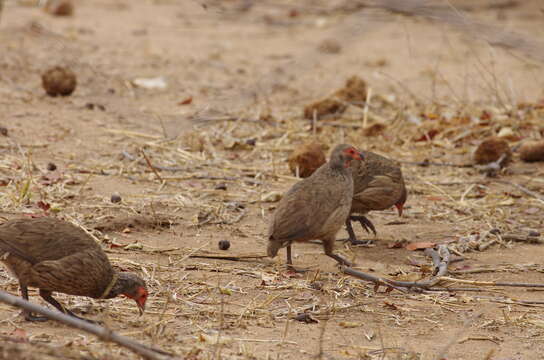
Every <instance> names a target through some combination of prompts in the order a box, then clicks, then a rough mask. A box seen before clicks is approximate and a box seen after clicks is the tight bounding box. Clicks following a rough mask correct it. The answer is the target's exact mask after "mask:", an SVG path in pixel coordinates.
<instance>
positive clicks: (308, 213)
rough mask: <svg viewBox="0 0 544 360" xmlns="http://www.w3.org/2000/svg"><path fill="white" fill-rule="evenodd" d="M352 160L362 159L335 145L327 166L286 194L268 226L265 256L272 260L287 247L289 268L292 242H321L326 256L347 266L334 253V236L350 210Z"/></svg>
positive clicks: (352, 148)
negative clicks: (281, 249)
mask: <svg viewBox="0 0 544 360" xmlns="http://www.w3.org/2000/svg"><path fill="white" fill-rule="evenodd" d="M354 159H355V160H357V162H358V161H359V160H361V159H362V156H361V154H360V153H359V151H357V150H356V149H355V148H354V147H352V146H351V145H345V144H342V145H338V146H336V147H335V148H334V150H333V151H332V154H331V157H330V160H329V162H327V163H325V164H323V165H322V166H321V167H320V168H319V169H317V170H316V171H315V172H314V173H313V174H312V175H311V176H310V177H308V178H306V179H304V180H302V181H300V182H298V183H296V184H295V185H294V186H293V187H292V188H291V189H289V191H287V193H285V195H284V196H283V198H282V199H281V200H280V202H279V204H278V207H277V209H276V212H275V213H274V217H273V219H272V222H271V224H270V228H269V235H268V256H270V257H275V256H276V255H277V253H278V250H279V249H280V248H282V247H287V264H289V265H291V264H292V259H291V244H292V243H293V242H304V241H309V240H312V239H320V240H322V242H323V248H324V250H325V254H326V255H327V256H330V257H332V258H333V259H335V260H336V261H338V262H339V263H342V264H346V265H349V263H348V262H347V261H346V260H345V259H343V258H342V257H340V256H338V255H336V254H334V253H333V249H334V242H335V236H336V233H337V232H338V230H340V228H341V227H342V224H343V223H344V222H345V220H346V218H347V217H348V215H349V211H350V208H351V199H352V196H353V179H352V176H351V170H350V168H349V166H350V163H352V160H354ZM353 162H355V161H353Z"/></svg>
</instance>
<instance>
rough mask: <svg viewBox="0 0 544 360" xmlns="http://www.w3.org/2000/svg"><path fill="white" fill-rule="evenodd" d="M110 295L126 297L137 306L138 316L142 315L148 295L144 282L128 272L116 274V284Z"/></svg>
mask: <svg viewBox="0 0 544 360" xmlns="http://www.w3.org/2000/svg"><path fill="white" fill-rule="evenodd" d="M112 293H113V294H112ZM110 294H111V295H113V296H116V295H125V296H126V297H128V298H131V299H132V300H134V301H135V302H136V305H138V309H139V310H140V315H142V314H143V313H144V310H145V303H146V301H147V297H148V295H149V293H148V291H147V287H146V285H145V281H144V280H143V279H142V278H141V277H139V276H138V275H136V274H134V273H128V272H120V273H118V279H117V283H116V284H115V286H114V288H113V289H112V291H111V292H110ZM113 296H111V297H113Z"/></svg>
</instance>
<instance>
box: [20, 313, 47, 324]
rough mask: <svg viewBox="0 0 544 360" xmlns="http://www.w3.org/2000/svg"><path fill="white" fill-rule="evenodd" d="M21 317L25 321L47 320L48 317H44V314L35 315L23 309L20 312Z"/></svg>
mask: <svg viewBox="0 0 544 360" xmlns="http://www.w3.org/2000/svg"><path fill="white" fill-rule="evenodd" d="M22 315H23V317H24V318H25V320H26V321H32V322H44V321H47V320H49V318H46V317H45V316H37V315H34V314H32V313H31V312H29V311H23V312H22Z"/></svg>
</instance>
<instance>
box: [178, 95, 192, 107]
mask: <svg viewBox="0 0 544 360" xmlns="http://www.w3.org/2000/svg"><path fill="white" fill-rule="evenodd" d="M192 102H193V97H192V96H189V97H188V98H185V99H183V100H181V101H180V102H178V105H189V104H190V103H192Z"/></svg>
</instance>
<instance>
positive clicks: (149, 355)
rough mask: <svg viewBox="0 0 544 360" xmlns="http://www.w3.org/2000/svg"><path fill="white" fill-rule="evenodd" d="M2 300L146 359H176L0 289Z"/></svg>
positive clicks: (100, 327) (161, 351)
mask: <svg viewBox="0 0 544 360" xmlns="http://www.w3.org/2000/svg"><path fill="white" fill-rule="evenodd" d="M0 301H1V302H3V303H6V304H9V305H12V306H16V307H18V308H21V309H24V310H27V311H30V312H33V313H38V314H41V315H43V316H45V317H47V318H49V319H51V320H55V321H58V322H60V323H63V324H65V325H68V326H71V327H75V328H78V329H80V330H83V331H85V332H88V333H91V334H94V335H96V336H98V337H99V338H100V339H102V340H104V341H111V342H114V343H116V344H118V345H121V346H122V347H125V348H127V349H129V350H131V351H133V352H135V353H136V354H138V355H140V356H142V357H143V358H144V359H150V360H166V359H174V355H173V354H170V353H167V352H166V351H163V350H161V349H156V348H153V347H150V346H147V345H144V344H140V343H139V342H136V341H134V340H132V339H130V338H128V337H125V336H122V335H119V334H117V333H114V332H113V331H111V330H109V329H106V328H105V327H102V326H99V325H95V324H91V323H90V322H87V321H84V320H80V319H77V318H75V317H73V316H69V315H66V314H63V313H61V312H58V311H53V310H49V309H47V308H45V307H43V306H40V305H36V304H33V303H31V302H28V301H26V300H24V299H22V298H19V297H16V296H13V295H10V294H8V293H7V292H5V291H2V290H0Z"/></svg>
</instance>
